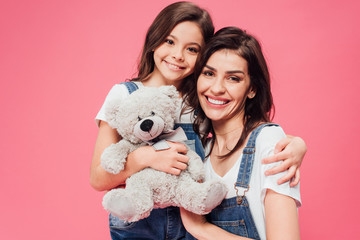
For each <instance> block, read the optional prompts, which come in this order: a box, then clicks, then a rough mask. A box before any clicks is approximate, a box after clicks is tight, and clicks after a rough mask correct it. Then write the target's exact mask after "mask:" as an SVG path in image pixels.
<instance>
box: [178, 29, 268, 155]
mask: <svg viewBox="0 0 360 240" xmlns="http://www.w3.org/2000/svg"><path fill="white" fill-rule="evenodd" d="M224 49H226V50H230V51H234V52H235V53H237V54H238V55H239V56H240V57H242V58H244V59H245V60H246V61H247V64H248V73H249V75H250V88H249V90H250V89H253V90H255V93H256V94H255V97H253V98H252V99H249V98H247V99H246V101H245V113H244V119H243V121H244V129H243V131H242V134H241V136H240V138H239V140H238V142H237V144H236V146H235V147H234V148H233V149H232V150H231V151H230V152H229V153H227V154H225V155H223V156H220V157H227V156H230V155H231V154H233V153H234V152H235V151H236V150H237V149H238V148H240V147H241V146H242V145H243V144H244V142H245V140H246V138H247V136H248V135H249V134H250V132H251V131H252V130H254V129H255V128H256V127H257V126H258V125H259V124H260V123H262V122H270V121H271V120H272V118H273V113H274V105H273V99H272V94H271V90H270V76H269V71H268V67H267V64H266V61H265V58H264V56H263V53H262V50H261V46H260V44H259V42H258V41H257V40H256V38H255V37H253V36H252V35H249V34H247V33H246V32H245V31H243V30H241V29H239V28H237V27H226V28H222V29H220V30H219V31H218V32H216V33H215V35H214V37H213V38H212V39H211V40H210V42H209V43H208V44H207V45H206V46H205V48H204V49H203V51H202V52H201V55H200V56H199V57H198V59H197V62H196V65H195V70H194V77H195V78H194V79H196V81H192V83H191V86H189V89H190V91H188V92H187V93H186V94H185V96H184V97H185V101H186V103H187V105H189V106H190V107H191V109H192V110H193V111H195V113H196V114H195V115H196V117H195V123H194V130H195V132H197V133H198V134H200V136H201V140H202V143H203V145H205V144H206V143H207V142H208V141H211V140H215V139H216V134H215V132H214V129H213V127H212V124H211V121H209V120H207V117H206V115H205V113H204V111H203V110H202V108H201V106H200V103H199V100H198V96H197V87H196V84H197V79H198V78H199V76H200V74H201V72H202V70H203V68H204V66H205V65H206V63H207V61H208V60H209V58H210V57H211V56H212V55H213V54H214V53H215V52H217V51H220V50H224ZM189 85H190V84H189ZM239 111H240V109H239ZM204 122H208V124H205V126H206V127H205V128H204V126H202V128H201V131H200V125H201V124H203V123H204ZM210 133H211V135H212V137H211V138H209V134H210ZM214 142H215V141H212V145H211V150H212V149H213V146H214ZM210 152H211V151H210ZM209 154H210V153H209Z"/></svg>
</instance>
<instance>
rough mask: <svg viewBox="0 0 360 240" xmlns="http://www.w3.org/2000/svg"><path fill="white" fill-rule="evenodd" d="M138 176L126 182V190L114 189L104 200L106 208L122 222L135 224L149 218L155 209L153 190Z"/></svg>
mask: <svg viewBox="0 0 360 240" xmlns="http://www.w3.org/2000/svg"><path fill="white" fill-rule="evenodd" d="M133 177H135V178H136V174H135V175H133V176H132V177H131V178H129V179H128V180H127V181H126V188H125V189H113V190H111V191H109V192H108V193H106V194H105V196H104V198H103V206H104V208H105V209H106V210H107V211H109V212H111V213H112V214H113V215H115V216H117V217H119V218H120V219H122V220H125V221H129V222H135V221H138V220H140V219H142V218H145V217H148V216H149V215H150V212H151V210H152V209H153V206H154V203H153V199H152V190H151V188H150V187H149V186H148V185H147V184H146V182H145V181H139V180H136V179H135V178H133Z"/></svg>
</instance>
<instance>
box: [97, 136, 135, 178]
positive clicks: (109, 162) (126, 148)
mask: <svg viewBox="0 0 360 240" xmlns="http://www.w3.org/2000/svg"><path fill="white" fill-rule="evenodd" d="M135 148H136V147H135V146H134V145H133V144H131V143H130V142H128V141H126V140H124V139H122V140H120V141H119V142H118V143H114V144H111V145H110V146H109V147H107V148H106V149H105V150H104V152H103V153H102V155H101V166H102V167H103V168H104V169H105V171H107V172H109V173H112V174H118V173H119V172H120V171H121V170H123V169H124V166H125V162H126V158H127V156H128V154H129V153H130V152H132V151H133V150H134V149H135Z"/></svg>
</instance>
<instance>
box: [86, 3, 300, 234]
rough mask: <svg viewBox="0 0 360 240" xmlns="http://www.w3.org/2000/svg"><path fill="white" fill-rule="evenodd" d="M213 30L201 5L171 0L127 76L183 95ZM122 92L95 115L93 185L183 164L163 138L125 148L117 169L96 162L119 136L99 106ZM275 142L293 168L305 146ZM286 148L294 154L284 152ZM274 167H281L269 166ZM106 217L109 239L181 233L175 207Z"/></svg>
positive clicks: (188, 124) (180, 148)
mask: <svg viewBox="0 0 360 240" xmlns="http://www.w3.org/2000/svg"><path fill="white" fill-rule="evenodd" d="M213 33H214V27H213V24H212V21H211V18H210V16H209V14H208V12H207V11H205V10H204V9H201V8H199V7H198V6H196V5H194V4H192V3H189V2H177V3H174V4H171V5H169V6H167V7H166V8H164V9H163V10H162V11H161V12H160V13H159V15H158V16H157V17H156V18H155V20H154V22H153V23H152V24H151V26H150V28H149V30H148V32H147V35H146V39H145V44H144V47H143V51H142V55H141V59H140V62H139V66H138V71H139V72H138V77H137V78H135V79H132V81H133V82H134V83H135V84H136V85H137V86H138V87H144V86H146V87H149V86H152V87H154V86H155V87H158V86H161V85H174V86H176V87H177V89H178V90H179V92H180V94H181V95H183V94H184V93H186V92H188V91H189V85H188V83H189V82H191V79H193V77H192V73H193V69H194V66H195V61H196V59H197V56H198V53H199V51H200V50H201V48H202V47H203V46H204V44H205V43H207V42H208V41H209V39H210V38H211V37H212V36H213ZM128 94H129V92H128V90H127V88H126V87H125V86H124V85H123V84H117V85H115V86H114V87H113V88H112V89H111V90H110V92H109V94H108V96H107V98H106V100H105V102H104V105H103V107H102V108H101V109H100V111H99V113H98V115H97V117H96V120H97V123H98V126H99V133H98V137H97V140H96V144H95V150H94V154H93V160H92V163H91V171H90V183H91V185H92V186H93V187H94V188H95V189H96V190H98V191H106V190H110V189H112V188H115V187H118V186H119V185H122V184H124V182H125V180H126V179H127V178H128V177H130V176H131V175H132V174H134V173H136V172H138V171H140V170H142V169H144V168H146V167H151V168H154V169H157V170H159V171H164V172H167V173H171V174H179V173H180V172H181V170H184V169H185V168H186V167H187V165H186V163H187V161H188V158H187V157H186V156H185V155H184V154H183V153H185V152H186V147H185V146H184V145H183V144H180V143H169V144H170V145H171V148H170V149H168V150H165V151H158V152H156V151H154V149H153V148H152V147H149V146H148V147H142V148H140V149H137V150H136V151H134V152H132V153H131V154H129V156H128V158H127V162H126V166H125V169H124V170H123V171H121V172H120V173H119V174H117V175H113V174H110V173H107V172H106V171H105V170H104V169H103V168H102V167H101V166H100V157H101V154H102V152H103V150H104V149H105V148H106V147H107V146H109V145H110V144H112V143H115V142H118V141H119V140H120V139H121V136H119V135H118V134H117V132H116V131H115V130H114V129H111V128H110V127H109V125H108V124H107V122H106V119H105V117H104V108H105V107H106V105H107V102H108V100H109V99H113V98H118V99H119V100H121V99H123V98H126V97H127V96H128ZM180 109H181V107H180V106H179V118H178V119H177V121H176V122H177V123H178V124H179V125H180V126H182V127H183V128H184V130H185V132H186V134H187V137H188V139H190V141H195V147H196V149H195V150H196V152H197V153H198V154H199V155H200V156H204V153H203V149H202V147H201V142H200V139H199V138H198V136H197V135H196V134H195V133H194V132H193V130H192V118H191V116H190V114H183V115H180ZM289 142H290V144H288V143H289ZM287 144H288V145H287ZM286 145H287V146H286ZM279 146H280V147H279V149H282V148H283V146H286V149H285V150H284V151H283V152H282V153H281V154H282V155H283V156H281V155H280V159H282V158H283V157H285V158H286V159H287V160H286V161H285V162H284V164H283V166H284V167H285V169H287V168H289V167H290V166H293V167H294V169H295V170H296V169H297V168H298V167H299V166H300V164H301V161H302V158H303V155H304V153H305V151H306V146H305V144H304V143H303V142H302V140H301V139H300V138H294V139H292V140H291V139H287V140H284V141H282V142H281V144H279ZM291 152H294V153H295V154H290V153H291ZM270 161H272V160H271V159H270ZM295 170H294V173H293V174H289V176H288V178H291V177H293V176H294V174H295ZM275 171H283V170H282V169H275ZM295 182H296V181H295ZM109 220H110V221H109V222H110V232H111V237H112V239H123V238H136V239H141V238H147V239H165V238H171V239H178V238H183V237H184V236H185V234H186V231H185V229H184V227H183V225H182V223H181V219H180V214H179V209H178V208H175V207H169V208H166V209H154V210H153V211H152V212H151V214H150V216H149V217H148V218H146V219H143V220H140V221H138V222H136V223H131V224H129V223H125V222H123V221H121V220H119V219H118V218H116V217H114V216H112V215H111V214H110V216H109Z"/></svg>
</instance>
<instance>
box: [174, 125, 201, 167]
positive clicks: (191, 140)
mask: <svg viewBox="0 0 360 240" xmlns="http://www.w3.org/2000/svg"><path fill="white" fill-rule="evenodd" d="M178 127H181V128H182V129H183V130H184V132H185V134H186V137H187V139H188V140H186V141H185V142H184V143H185V144H186V145H187V146H188V147H189V148H190V149H191V150H193V151H195V152H196V153H197V154H198V155H199V156H200V157H201V159H202V160H204V159H205V152H204V148H203V146H202V143H201V140H200V137H199V135H197V134H196V133H195V132H194V129H193V124H192V123H175V126H174V129H176V128H178Z"/></svg>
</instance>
